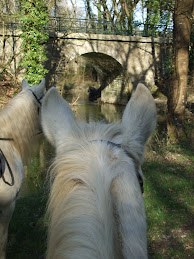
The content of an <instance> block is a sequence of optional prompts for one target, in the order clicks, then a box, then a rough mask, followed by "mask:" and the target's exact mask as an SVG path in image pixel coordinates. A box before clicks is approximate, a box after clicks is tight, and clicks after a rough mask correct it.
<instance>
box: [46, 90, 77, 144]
mask: <svg viewBox="0 0 194 259" xmlns="http://www.w3.org/2000/svg"><path fill="white" fill-rule="evenodd" d="M41 122H42V128H43V132H44V134H45V136H46V137H47V138H48V140H49V141H50V142H51V144H53V145H54V146H55V147H56V146H57V145H58V144H59V142H60V141H64V140H65V138H66V137H67V136H69V135H70V134H71V132H72V128H73V127H74V128H75V127H76V123H75V118H74V114H73V112H72V110H71V107H70V106H69V104H68V103H67V102H66V101H65V100H64V99H63V97H62V96H61V95H60V94H59V93H58V91H57V89H56V88H55V87H52V88H51V89H49V91H48V92H47V93H46V94H45V96H44V98H43V102H42V109H41Z"/></svg>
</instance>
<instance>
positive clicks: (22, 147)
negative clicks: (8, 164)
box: [0, 91, 40, 159]
mask: <svg viewBox="0 0 194 259" xmlns="http://www.w3.org/2000/svg"><path fill="white" fill-rule="evenodd" d="M37 109H38V107H37V104H36V101H35V100H34V98H33V96H32V95H31V93H30V92H28V91H26V92H22V93H20V94H18V95H17V96H16V97H14V98H13V99H12V101H11V102H10V103H9V104H8V105H7V106H6V107H5V108H4V109H3V110H2V111H0V125H1V136H0V137H3V138H13V140H14V141H13V143H14V145H15V146H16V148H17V149H18V150H19V152H20V155H21V157H22V158H23V159H24V158H26V156H27V154H28V151H29V149H30V145H31V144H32V141H33V137H34V135H35V134H36V133H37V132H38V130H39V125H40V123H39V116H38V111H37Z"/></svg>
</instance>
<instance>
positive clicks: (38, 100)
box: [28, 89, 44, 106]
mask: <svg viewBox="0 0 194 259" xmlns="http://www.w3.org/2000/svg"><path fill="white" fill-rule="evenodd" d="M28 91H30V92H31V93H32V94H33V96H34V98H35V99H36V101H37V102H38V104H39V105H40V106H42V103H41V101H40V100H41V99H42V98H43V97H44V94H43V95H42V96H41V97H40V98H38V97H37V96H36V95H35V93H34V92H33V91H32V89H28Z"/></svg>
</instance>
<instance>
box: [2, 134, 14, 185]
mask: <svg viewBox="0 0 194 259" xmlns="http://www.w3.org/2000/svg"><path fill="white" fill-rule="evenodd" d="M0 140H13V139H5V138H0ZM6 165H7V167H8V170H9V173H10V176H11V183H9V182H8V181H6V179H5V176H4V173H5V166H6ZM0 178H2V179H3V181H4V183H6V184H7V185H9V186H13V185H14V183H15V180H14V175H13V171H12V169H11V167H10V165H9V162H8V161H7V159H6V157H5V155H4V153H3V151H2V149H1V148H0Z"/></svg>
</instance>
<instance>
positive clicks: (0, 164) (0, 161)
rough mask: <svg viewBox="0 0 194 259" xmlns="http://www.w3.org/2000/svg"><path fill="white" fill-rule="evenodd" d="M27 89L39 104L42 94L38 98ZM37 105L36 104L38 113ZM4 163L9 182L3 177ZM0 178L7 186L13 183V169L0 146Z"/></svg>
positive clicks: (8, 139)
mask: <svg viewBox="0 0 194 259" xmlns="http://www.w3.org/2000/svg"><path fill="white" fill-rule="evenodd" d="M28 91H30V92H31V93H32V94H33V96H34V98H35V99H36V101H37V102H38V104H39V106H41V101H40V100H41V99H42V98H43V97H44V94H43V95H42V96H41V97H40V98H38V97H37V96H36V94H35V93H34V92H33V91H32V90H31V89H28ZM39 106H38V113H39ZM41 133H42V132H38V133H37V134H36V135H39V134H41ZM0 140H3V141H14V139H13V138H0ZM6 165H7V168H8V171H9V174H10V176H11V182H10V183H9V182H8V181H7V180H6V179H5V176H4V173H5V167H6ZM0 178H2V180H3V181H4V183H5V184H7V185H9V186H13V185H14V183H15V180H14V175H13V171H12V169H11V167H10V164H9V162H8V160H7V159H6V157H5V155H4V153H3V151H2V149H1V148H0Z"/></svg>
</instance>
